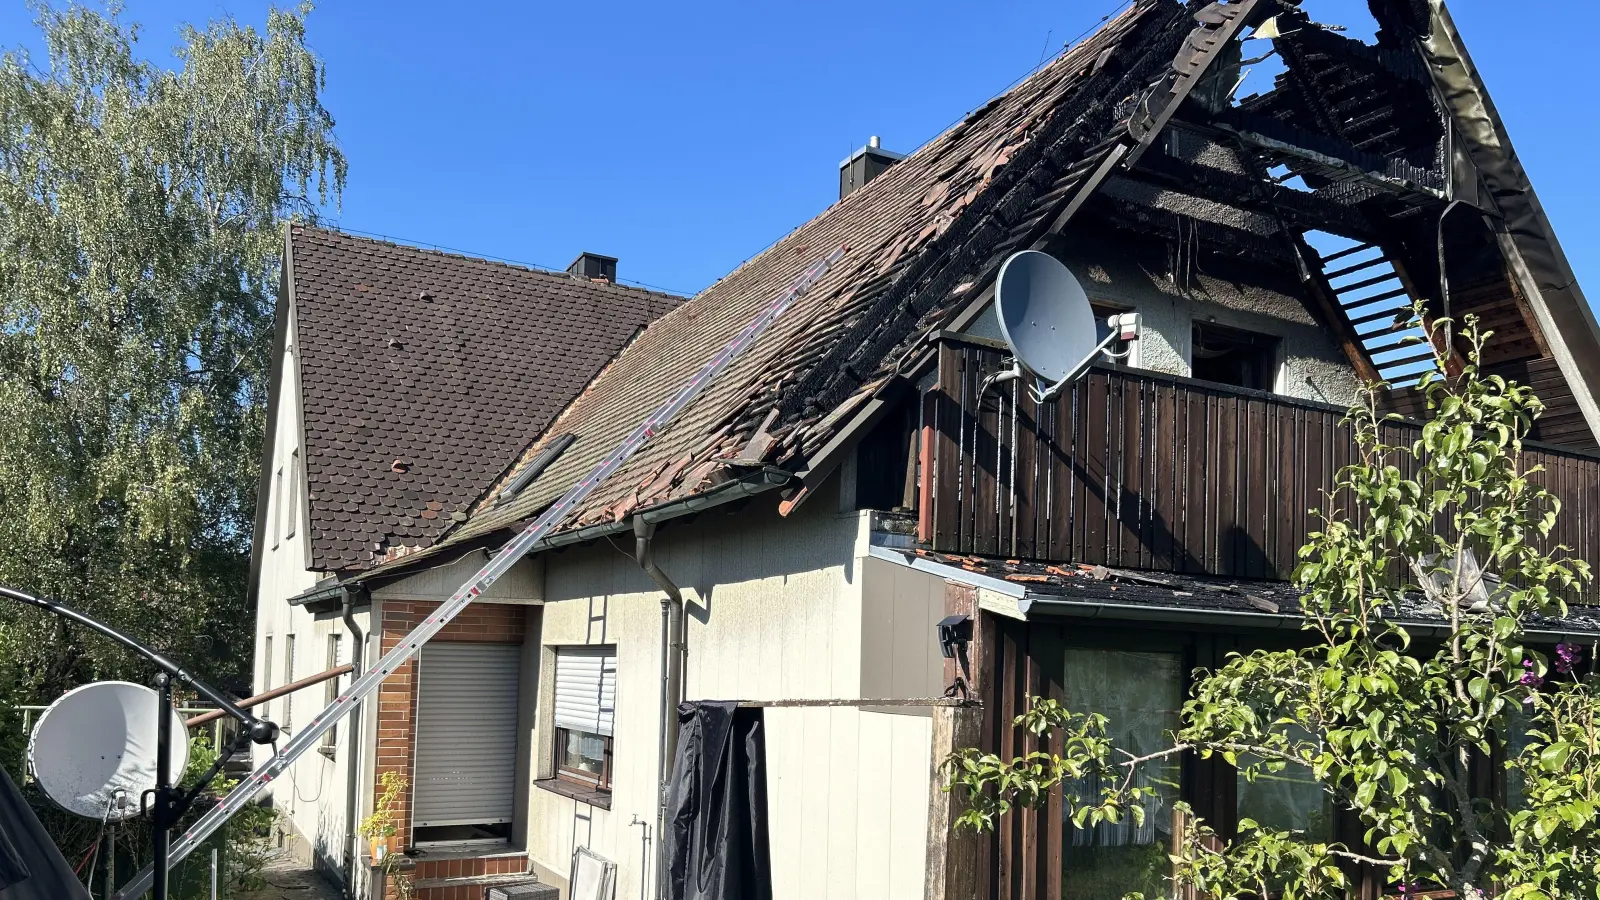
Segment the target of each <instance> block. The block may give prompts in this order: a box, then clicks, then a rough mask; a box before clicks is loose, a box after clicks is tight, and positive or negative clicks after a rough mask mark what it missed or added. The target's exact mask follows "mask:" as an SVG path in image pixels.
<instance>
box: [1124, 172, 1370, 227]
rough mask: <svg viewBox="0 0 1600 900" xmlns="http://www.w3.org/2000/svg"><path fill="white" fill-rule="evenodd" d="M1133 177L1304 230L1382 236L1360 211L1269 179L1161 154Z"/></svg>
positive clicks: (1132, 175)
mask: <svg viewBox="0 0 1600 900" xmlns="http://www.w3.org/2000/svg"><path fill="white" fill-rule="evenodd" d="M1129 175H1130V176H1131V177H1134V178H1138V179H1141V180H1145V181H1149V182H1151V183H1154V184H1157V185H1160V186H1162V187H1165V188H1169V189H1171V190H1174V191H1177V192H1179V193H1183V194H1188V195H1191V196H1194V197H1198V198H1200V199H1203V200H1211V201H1214V202H1217V203H1224V204H1227V205H1230V206H1236V207H1238V208H1240V209H1250V210H1259V211H1264V212H1268V213H1272V214H1274V215H1276V216H1279V217H1280V218H1282V219H1283V220H1284V222H1285V223H1287V224H1288V225H1290V226H1291V227H1293V228H1297V229H1300V230H1302V231H1307V230H1316V231H1326V232H1328V233H1330V234H1337V235H1340V236H1342V237H1347V238H1350V239H1352V240H1357V241H1373V240H1375V239H1376V238H1377V236H1378V235H1377V232H1376V231H1375V230H1374V229H1373V228H1372V224H1371V222H1370V221H1369V220H1368V218H1367V217H1366V215H1365V214H1364V213H1362V212H1361V210H1359V209H1356V208H1354V207H1352V206H1348V205H1345V204H1343V203H1338V202H1335V201H1333V200H1329V199H1327V198H1325V197H1322V196H1319V195H1317V194H1314V193H1307V192H1305V191H1298V190H1295V189H1294V188H1288V187H1284V186H1282V185H1279V184H1274V183H1272V182H1271V181H1270V180H1264V179H1257V178H1254V177H1252V176H1249V175H1241V174H1237V173H1234V172H1228V171H1224V170H1222V169H1217V168H1214V167H1212V166H1205V165H1197V164H1195V163H1189V162H1184V161H1183V160H1179V159H1173V158H1172V157H1170V156H1166V155H1162V154H1151V155H1149V156H1147V157H1145V159H1144V161H1143V162H1142V163H1140V165H1139V167H1138V168H1136V169H1135V170H1134V171H1133V172H1131V173H1129Z"/></svg>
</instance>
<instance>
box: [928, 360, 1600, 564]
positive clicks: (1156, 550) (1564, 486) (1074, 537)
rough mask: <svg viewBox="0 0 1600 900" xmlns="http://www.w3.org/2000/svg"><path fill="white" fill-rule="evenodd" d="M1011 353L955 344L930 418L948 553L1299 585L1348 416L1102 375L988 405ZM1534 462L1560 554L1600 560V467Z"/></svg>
mask: <svg viewBox="0 0 1600 900" xmlns="http://www.w3.org/2000/svg"><path fill="white" fill-rule="evenodd" d="M1005 355H1006V354H1005V351H1004V350H1002V349H1000V348H997V347H995V346H993V345H992V344H990V343H989V342H983V341H971V340H967V339H963V338H958V337H946V338H945V339H944V340H943V342H942V344H941V347H940V355H939V381H938V384H937V385H936V386H935V388H934V389H933V391H932V392H931V394H930V396H929V399H928V401H927V406H926V407H925V414H924V419H925V425H927V426H929V432H928V435H927V439H928V440H927V443H928V446H927V449H926V457H925V460H924V464H925V466H926V467H927V468H926V471H931V472H932V474H933V478H932V482H931V488H932V496H931V497H925V498H924V504H925V507H924V516H923V530H924V532H925V533H924V535H923V537H924V539H925V540H927V541H930V542H931V544H932V546H933V548H934V549H936V550H939V551H942V552H947V553H960V554H977V555H983V556H998V557H1008V558H1020V559H1031V560H1048V561H1058V562H1074V563H1093V564H1103V565H1108V566H1120V567H1127V568H1137V569H1153V570H1158V571H1167V572H1178V573H1193V574H1209V575H1220V576H1224V577H1233V578H1271V579H1287V578H1288V577H1289V576H1290V574H1291V573H1292V571H1293V570H1294V566H1295V562H1296V553H1297V551H1298V550H1299V548H1300V546H1301V545H1302V544H1304V543H1305V541H1306V536H1307V534H1308V533H1309V532H1310V531H1312V530H1314V529H1315V528H1316V526H1317V521H1316V520H1315V519H1314V518H1313V517H1312V516H1311V515H1310V513H1309V510H1311V509H1312V508H1325V507H1326V506H1327V505H1328V504H1327V501H1326V499H1325V497H1324V496H1323V493H1322V492H1323V491H1324V490H1325V489H1326V488H1328V487H1330V486H1331V485H1332V483H1333V479H1334V475H1335V473H1337V472H1338V470H1339V469H1340V467H1342V466H1344V465H1347V464H1349V463H1350V462H1352V461H1353V460H1354V459H1355V458H1356V447H1355V444H1354V440H1353V438H1352V435H1351V431H1350V429H1349V427H1348V426H1343V425H1341V424H1340V421H1341V420H1342V419H1343V418H1344V415H1345V411H1344V410H1343V409H1341V408H1339V407H1335V406H1329V405H1326V404H1318V403H1311V402H1306V401H1300V400H1293V399H1290V398H1286V397H1280V396H1277V395H1274V394H1268V393H1263V392H1259V391H1246V390H1241V389H1237V388H1231V387H1228V386H1225V385H1217V384H1212V383H1208V382H1200V381H1193V380H1190V379H1185V378H1174V377H1171V376H1167V375H1160V374H1156V373H1152V372H1144V371H1138V370H1120V369H1111V368H1098V367H1097V368H1095V369H1093V370H1091V371H1090V373H1089V374H1088V376H1086V377H1085V378H1084V379H1083V380H1082V381H1080V382H1079V383H1078V384H1077V385H1076V386H1074V387H1073V388H1071V389H1069V390H1067V391H1064V392H1063V393H1062V394H1061V395H1060V396H1059V397H1057V398H1056V399H1055V400H1054V401H1053V402H1052V403H1049V404H1046V405H1043V406H1041V405H1039V404H1037V403H1035V402H1034V401H1033V400H1032V399H1031V398H1030V397H1029V396H1028V393H1027V390H1026V388H1025V386H1024V385H1023V384H1022V383H1020V382H1015V381H1013V382H1009V383H1004V384H1001V385H999V386H998V387H996V388H994V389H992V390H990V391H989V392H988V394H987V395H986V396H985V397H983V398H982V399H981V402H980V398H979V397H978V396H977V389H978V386H979V384H980V382H981V381H982V380H983V379H984V378H985V377H986V376H987V375H989V374H991V373H993V372H995V371H998V370H999V369H1000V368H1001V363H1002V360H1003V358H1004V357H1005ZM1389 427H1391V428H1394V429H1396V431H1395V434H1394V435H1393V440H1394V441H1395V442H1398V441H1400V440H1409V439H1410V438H1411V437H1412V436H1413V435H1414V434H1415V432H1416V428H1417V426H1415V425H1412V424H1410V423H1399V424H1395V425H1391V426H1389ZM1528 462H1529V464H1530V465H1531V464H1540V465H1543V466H1544V467H1545V468H1546V470H1547V471H1546V472H1545V473H1543V474H1542V475H1541V476H1539V478H1540V479H1541V480H1542V481H1543V482H1544V483H1545V484H1546V485H1547V486H1548V487H1550V488H1551V489H1552V490H1553V491H1554V492H1555V494H1556V495H1557V496H1558V497H1560V498H1561V500H1562V504H1563V506H1562V513H1561V516H1560V519H1559V520H1558V523H1557V526H1556V532H1555V534H1553V535H1552V536H1551V539H1550V540H1551V543H1560V544H1566V545H1568V546H1571V547H1573V548H1574V550H1575V551H1576V553H1575V555H1577V556H1579V557H1580V558H1582V559H1587V560H1590V561H1592V562H1600V457H1596V456H1595V455H1592V454H1588V453H1585V452H1582V451H1570V450H1564V449H1560V448H1556V447H1550V446H1545V445H1537V444H1533V445H1529V449H1528ZM1336 499H1337V498H1336Z"/></svg>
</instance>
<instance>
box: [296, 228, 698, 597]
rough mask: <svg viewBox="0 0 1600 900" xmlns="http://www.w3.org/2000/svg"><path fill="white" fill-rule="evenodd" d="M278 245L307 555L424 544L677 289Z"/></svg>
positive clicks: (303, 237) (314, 238)
mask: <svg viewBox="0 0 1600 900" xmlns="http://www.w3.org/2000/svg"><path fill="white" fill-rule="evenodd" d="M289 254H290V273H291V278H292V284H293V302H294V315H295V323H296V327H297V329H298V347H297V348H296V350H297V351H298V352H297V354H296V356H297V358H298V362H299V366H300V379H301V386H302V403H303V408H302V414H303V416H304V422H305V450H304V453H305V472H306V483H307V486H308V496H309V498H310V511H311V554H312V565H311V568H312V569H314V570H317V571H338V570H352V569H363V568H366V567H368V566H371V565H372V564H373V563H375V562H378V561H381V560H382V559H384V558H385V557H390V558H392V557H394V556H396V555H399V554H402V553H404V552H406V551H407V550H410V549H414V548H419V547H427V546H430V545H431V544H432V543H433V541H434V540H435V539H436V538H437V537H438V536H439V534H440V533H441V531H442V530H443V529H444V527H445V526H447V525H449V524H450V522H451V515H452V514H453V513H457V512H462V511H465V509H466V508H467V506H468V505H469V504H470V503H471V502H472V500H473V499H474V498H476V497H478V496H479V495H480V494H482V493H483V492H484V491H485V490H486V489H487V488H488V487H489V486H490V485H491V484H492V483H493V482H494V480H495V478H496V476H498V475H499V474H500V473H501V472H503V471H505V468H506V466H507V464H508V463H510V462H511V461H512V460H513V459H515V458H516V455H517V452H518V451H519V450H521V449H522V448H523V447H525V446H527V443H528V440H529V435H537V434H542V433H543V432H544V429H545V427H546V426H547V425H549V424H550V420H551V419H552V418H554V417H555V415H556V414H557V413H559V412H560V411H561V409H562V408H563V407H565V406H566V405H567V404H568V403H570V402H572V399H573V398H574V397H576V396H577V395H578V393H579V391H581V390H582V389H583V387H584V385H586V384H588V382H589V381H590V380H591V379H592V378H594V376H595V374H596V373H597V372H599V371H600V369H601V368H602V367H603V366H605V364H606V363H607V362H608V361H609V360H611V359H612V358H613V357H615V356H616V355H617V353H618V352H619V351H620V350H621V349H622V348H623V347H624V346H625V345H626V344H627V343H628V341H629V340H630V339H631V338H632V337H633V336H634V335H635V334H636V333H638V331H639V330H640V329H641V328H642V327H644V326H645V325H647V324H649V323H650V322H651V321H652V320H653V319H655V318H656V317H657V316H660V315H661V314H662V313H664V312H666V311H668V310H670V309H672V308H673V307H675V306H677V305H678V303H679V302H681V298H679V297H674V296H670V295H667V294H659V293H655V292H652V291H646V290H641V289H638V288H632V287H625V286H621V285H615V284H608V283H604V282H590V281H586V280H583V279H578V278H573V277H571V276H568V275H566V274H560V273H551V272H542V271H536V270H533V269H526V268H522V267H519V266H512V265H507V264H504V263H498V262H490V261H488V260H483V259H473V258H470V257H465V256H456V255H452V254H448V253H441V252H437V251H434V250H423V249H419V248H416V247H405V246H401V245H398V244H392V243H389V242H387V241H379V240H371V239H368V238H361V237H354V236H352V235H348V234H343V233H340V232H335V231H327V230H323V229H319V228H309V227H295V228H293V229H291V232H290V235H289Z"/></svg>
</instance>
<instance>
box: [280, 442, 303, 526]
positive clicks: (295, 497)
mask: <svg viewBox="0 0 1600 900" xmlns="http://www.w3.org/2000/svg"><path fill="white" fill-rule="evenodd" d="M284 496H285V498H286V499H287V500H288V502H287V503H285V504H284V505H283V536H284V537H286V538H292V537H294V527H295V523H296V522H298V521H300V450H299V449H298V448H296V450H295V451H294V452H293V453H291V454H289V493H288V494H286V495H284Z"/></svg>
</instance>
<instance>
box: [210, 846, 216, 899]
mask: <svg viewBox="0 0 1600 900" xmlns="http://www.w3.org/2000/svg"><path fill="white" fill-rule="evenodd" d="M211 900H217V848H215V847H212V848H211Z"/></svg>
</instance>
